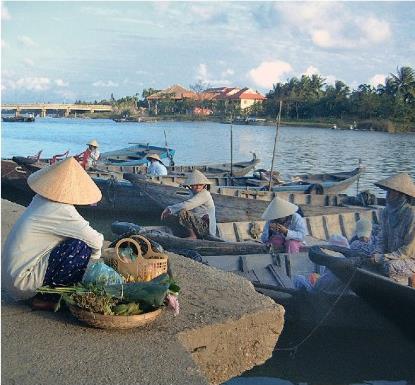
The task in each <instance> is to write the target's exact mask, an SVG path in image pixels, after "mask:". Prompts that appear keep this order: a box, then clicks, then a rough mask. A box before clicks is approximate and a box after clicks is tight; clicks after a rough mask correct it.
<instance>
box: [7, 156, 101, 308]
mask: <svg viewBox="0 0 415 385" xmlns="http://www.w3.org/2000/svg"><path fill="white" fill-rule="evenodd" d="M27 183H28V185H29V186H30V188H31V189H32V190H33V191H34V192H36V195H35V196H34V198H33V200H32V202H31V203H30V205H29V206H28V207H27V208H26V210H25V211H24V213H23V214H22V216H21V217H20V218H19V219H18V220H17V222H16V223H15V225H14V226H13V228H12V230H11V231H10V233H9V235H8V237H7V240H6V242H5V245H4V248H3V254H2V281H3V287H5V289H7V290H8V291H9V292H10V294H11V295H12V296H13V297H15V298H16V299H28V298H31V297H33V296H35V294H36V289H37V288H39V287H40V286H43V285H51V286H66V285H70V284H73V283H77V282H80V281H81V280H82V277H83V274H84V272H85V269H86V266H87V264H88V262H89V259H90V258H91V259H99V258H100V256H101V247H102V243H103V239H104V238H103V236H102V234H100V233H98V232H97V231H95V230H94V229H93V228H92V227H91V226H89V223H88V222H87V221H86V220H85V219H84V218H82V216H81V215H80V214H79V213H78V211H77V210H76V209H75V207H74V205H75V204H76V205H89V204H94V203H97V202H98V201H99V200H100V199H101V191H100V190H99V188H98V187H97V186H96V184H95V183H94V181H93V180H92V179H91V177H90V176H89V175H88V174H87V173H86V172H85V170H84V169H83V168H82V167H81V166H80V165H79V163H78V162H77V161H76V160H75V159H74V158H73V157H71V158H67V159H65V160H63V161H61V162H57V163H55V164H54V165H52V166H48V167H45V168H44V169H42V170H39V171H37V172H35V173H33V174H32V175H30V176H29V178H28V180H27ZM32 305H33V307H35V308H43V309H50V307H52V306H53V305H54V304H53V303H52V302H51V301H50V300H49V301H46V300H45V298H42V296H39V295H37V296H36V297H35V298H34V299H33V301H32Z"/></svg>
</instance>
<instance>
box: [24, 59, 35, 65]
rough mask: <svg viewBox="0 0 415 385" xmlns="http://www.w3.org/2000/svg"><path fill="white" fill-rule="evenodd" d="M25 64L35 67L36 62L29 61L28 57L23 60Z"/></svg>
mask: <svg viewBox="0 0 415 385" xmlns="http://www.w3.org/2000/svg"><path fill="white" fill-rule="evenodd" d="M23 63H24V64H26V65H27V66H29V67H33V66H34V65H35V63H34V61H33V60H32V59H29V58H28V57H26V58H24V59H23Z"/></svg>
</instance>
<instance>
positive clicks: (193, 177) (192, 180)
mask: <svg viewBox="0 0 415 385" xmlns="http://www.w3.org/2000/svg"><path fill="white" fill-rule="evenodd" d="M183 184H185V185H187V186H191V185H194V184H211V181H210V180H209V179H208V178H206V177H205V176H204V175H203V173H202V172H200V171H199V170H193V171H192V173H191V174H190V175H189V176H188V177H187V178H186V180H185V181H184V183H183Z"/></svg>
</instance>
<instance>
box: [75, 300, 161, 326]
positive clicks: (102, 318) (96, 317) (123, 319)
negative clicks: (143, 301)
mask: <svg viewBox="0 0 415 385" xmlns="http://www.w3.org/2000/svg"><path fill="white" fill-rule="evenodd" d="M69 310H70V312H71V313H72V314H73V315H74V316H75V317H76V318H78V319H79V320H80V321H82V322H84V323H86V324H88V325H90V326H93V327H95V328H99V329H132V328H137V327H140V326H144V325H146V324H148V323H150V322H153V321H154V320H155V319H156V318H157V317H158V316H159V315H160V314H161V310H162V309H161V308H159V309H156V310H154V311H151V312H148V313H144V314H138V315H131V316H124V315H103V314H99V313H92V312H90V311H88V310H84V309H81V308H79V307H78V306H74V305H70V306H69Z"/></svg>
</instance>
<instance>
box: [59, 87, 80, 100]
mask: <svg viewBox="0 0 415 385" xmlns="http://www.w3.org/2000/svg"><path fill="white" fill-rule="evenodd" d="M55 94H56V95H59V96H60V97H62V98H64V99H69V100H76V94H75V92H73V91H70V90H65V89H59V90H56V91H55ZM65 101H67V100H65Z"/></svg>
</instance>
